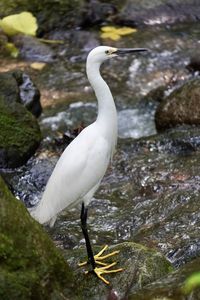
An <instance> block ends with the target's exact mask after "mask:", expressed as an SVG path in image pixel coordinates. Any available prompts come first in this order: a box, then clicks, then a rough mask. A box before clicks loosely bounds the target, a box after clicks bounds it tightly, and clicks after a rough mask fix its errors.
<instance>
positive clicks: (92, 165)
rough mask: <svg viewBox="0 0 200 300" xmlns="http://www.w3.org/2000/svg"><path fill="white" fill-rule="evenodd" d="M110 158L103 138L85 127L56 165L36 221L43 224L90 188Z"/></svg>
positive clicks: (102, 174) (109, 151)
mask: <svg viewBox="0 0 200 300" xmlns="http://www.w3.org/2000/svg"><path fill="white" fill-rule="evenodd" d="M110 155H111V149H110V146H109V143H108V142H107V141H106V139H105V138H104V137H102V136H98V132H96V130H95V128H93V127H91V126H89V127H87V128H85V129H84V130H83V131H82V132H81V133H80V135H79V136H78V137H77V138H76V139H74V140H73V142H72V143H71V144H70V145H69V146H68V147H67V148H66V149H65V151H64V152H63V154H62V155H61V157H60V159H59V160H58V162H57V164H56V167H55V169H54V171H53V173H52V175H51V177H50V179H49V181H48V183H47V186H46V189H45V192H44V194H43V197H42V200H41V203H40V204H39V206H38V211H40V213H39V212H38V213H39V215H40V217H39V219H40V222H41V223H45V222H47V221H48V220H49V219H50V218H52V217H53V216H54V215H56V214H57V213H58V212H60V211H61V210H63V209H64V208H66V207H68V206H72V204H73V203H76V202H77V201H78V200H79V199H81V198H83V197H84V196H85V195H86V194H87V193H88V192H89V191H90V190H91V189H93V188H94V186H95V185H97V184H98V183H99V182H100V180H101V179H102V177H103V176H104V174H105V172H106V169H107V166H108V164H109V160H110ZM41 218H42V220H41ZM37 219H38V218H37Z"/></svg>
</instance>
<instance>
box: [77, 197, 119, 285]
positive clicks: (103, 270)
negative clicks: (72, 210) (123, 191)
mask: <svg viewBox="0 0 200 300" xmlns="http://www.w3.org/2000/svg"><path fill="white" fill-rule="evenodd" d="M81 228H82V232H83V235H84V238H85V243H86V249H87V254H88V261H86V262H83V263H80V264H79V266H80V267H82V266H84V265H86V264H87V263H90V264H91V266H92V272H94V273H95V274H96V276H97V277H98V278H100V279H101V280H102V281H103V282H104V283H106V284H109V281H107V280H106V279H105V278H104V277H103V276H102V275H103V274H109V273H117V272H121V271H123V269H121V268H119V269H115V270H110V268H112V267H113V266H115V265H116V264H117V263H116V262H114V263H110V264H108V263H104V262H102V260H104V259H106V258H108V257H111V256H113V255H116V254H118V253H119V251H113V252H112V253H109V254H107V255H104V256H102V254H103V253H104V251H105V250H106V249H107V248H108V246H107V245H106V246H105V247H104V248H103V249H102V250H101V251H100V252H99V253H98V254H96V255H94V254H93V251H92V246H91V243H90V239H89V235H88V230H87V208H85V205H84V202H83V203H82V208H81ZM97 264H98V265H100V266H101V267H97V266H96V265H97ZM90 272H91V271H90ZM88 273H89V271H86V272H85V274H88Z"/></svg>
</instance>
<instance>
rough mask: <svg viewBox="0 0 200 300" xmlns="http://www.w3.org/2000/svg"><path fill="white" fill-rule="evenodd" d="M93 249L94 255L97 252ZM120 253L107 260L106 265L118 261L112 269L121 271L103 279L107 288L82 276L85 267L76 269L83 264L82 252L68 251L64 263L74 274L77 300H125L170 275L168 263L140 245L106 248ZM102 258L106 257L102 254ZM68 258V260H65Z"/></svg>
mask: <svg viewBox="0 0 200 300" xmlns="http://www.w3.org/2000/svg"><path fill="white" fill-rule="evenodd" d="M99 250H100V249H99V247H96V248H95V252H96V251H97V252H98V251H99ZM115 250H120V252H119V254H117V255H116V256H113V257H112V258H110V259H109V261H110V262H114V261H118V264H117V265H116V266H114V268H121V267H122V268H123V269H124V270H123V271H122V272H119V273H116V274H115V273H114V274H107V275H105V278H106V279H107V280H108V281H110V287H108V286H106V285H105V284H103V283H102V282H101V281H100V280H99V279H98V278H96V277H95V276H94V275H93V274H88V275H85V274H84V270H88V266H86V267H84V268H82V270H81V268H79V267H77V265H78V263H79V262H80V261H84V260H85V259H86V257H85V251H86V250H85V248H80V249H74V250H73V252H72V251H70V250H68V251H67V252H66V253H67V257H68V263H69V265H70V266H71V267H72V269H73V270H75V280H76V282H77V284H78V291H79V292H80V293H82V298H81V299H90V300H96V299H98V300H99V299H113V298H109V297H111V295H113V294H114V295H115V296H116V297H117V298H114V299H126V297H127V295H128V294H129V293H130V292H131V291H133V290H137V289H139V288H141V287H143V286H145V285H147V284H148V283H150V282H152V281H155V280H156V279H158V278H160V277H162V276H165V275H167V274H168V273H169V272H171V271H172V266H171V265H170V263H169V262H168V261H167V260H166V259H165V258H164V257H163V256H162V255H161V254H160V253H158V252H157V251H155V250H153V249H148V248H146V247H144V246H142V245H139V244H135V243H131V242H126V243H122V244H118V245H115V246H113V247H111V248H110V252H111V251H115ZM105 254H106V253H105ZM70 256H71V258H69V257H70Z"/></svg>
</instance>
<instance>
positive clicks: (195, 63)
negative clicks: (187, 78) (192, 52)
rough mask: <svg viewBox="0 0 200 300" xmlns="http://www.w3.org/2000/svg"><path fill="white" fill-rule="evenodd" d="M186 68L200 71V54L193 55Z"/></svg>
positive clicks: (194, 71) (192, 71)
mask: <svg viewBox="0 0 200 300" xmlns="http://www.w3.org/2000/svg"><path fill="white" fill-rule="evenodd" d="M186 68H187V69H188V70H189V71H190V72H191V73H193V74H194V73H196V72H197V73H198V74H199V72H200V60H199V55H196V56H194V57H191V59H190V62H189V64H188V65H187V66H186Z"/></svg>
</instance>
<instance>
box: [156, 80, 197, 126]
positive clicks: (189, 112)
mask: <svg viewBox="0 0 200 300" xmlns="http://www.w3.org/2000/svg"><path fill="white" fill-rule="evenodd" d="M199 104H200V79H194V80H191V81H189V82H187V83H185V84H184V85H183V86H181V87H180V88H178V89H177V90H175V91H173V92H172V93H171V94H170V95H169V96H168V97H166V98H165V100H163V101H162V102H161V104H160V105H159V106H158V108H157V111H156V114H155V122H156V127H157V129H158V130H163V129H166V128H170V127H174V126H177V125H181V124H189V125H200V105H199Z"/></svg>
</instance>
